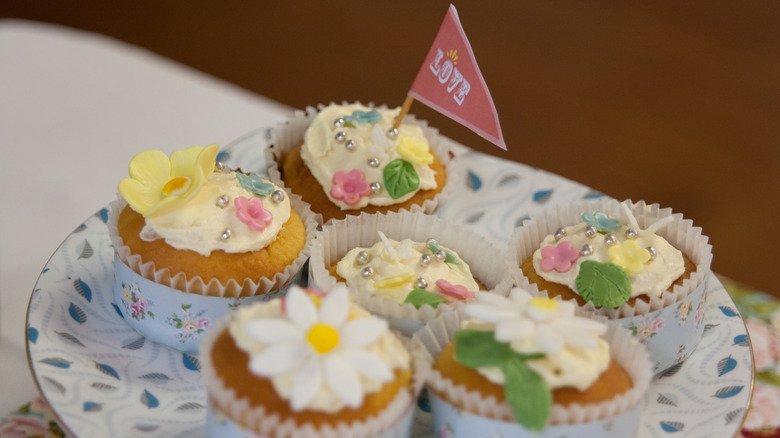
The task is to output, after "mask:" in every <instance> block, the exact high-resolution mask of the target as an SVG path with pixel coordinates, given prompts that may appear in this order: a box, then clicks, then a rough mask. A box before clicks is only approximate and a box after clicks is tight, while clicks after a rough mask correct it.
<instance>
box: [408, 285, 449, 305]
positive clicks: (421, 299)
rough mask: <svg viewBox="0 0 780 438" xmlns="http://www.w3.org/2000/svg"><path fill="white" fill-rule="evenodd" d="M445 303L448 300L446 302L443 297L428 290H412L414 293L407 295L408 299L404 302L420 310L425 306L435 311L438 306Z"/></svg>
mask: <svg viewBox="0 0 780 438" xmlns="http://www.w3.org/2000/svg"><path fill="white" fill-rule="evenodd" d="M445 302H447V300H445V299H444V297H442V296H441V295H438V294H435V293H432V292H428V291H427V290H425V289H420V288H416V289H412V291H411V292H409V295H407V296H406V299H405V300H404V303H412V304H413V305H414V307H416V308H418V309H419V308H420V307H422V306H423V305H425V304H427V305H429V306H431V307H433V308H434V309H435V308H436V306H438V305H439V304H441V303H445Z"/></svg>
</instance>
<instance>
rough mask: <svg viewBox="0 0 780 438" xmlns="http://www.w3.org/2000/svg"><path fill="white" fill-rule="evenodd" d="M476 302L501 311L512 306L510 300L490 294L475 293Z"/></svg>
mask: <svg viewBox="0 0 780 438" xmlns="http://www.w3.org/2000/svg"><path fill="white" fill-rule="evenodd" d="M477 302H478V303H480V304H486V305H489V306H495V307H498V308H502V309H505V308H507V307H510V306H512V301H511V300H510V299H508V298H506V297H502V296H501V295H498V294H494V293H490V292H477Z"/></svg>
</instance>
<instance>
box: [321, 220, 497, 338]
mask: <svg viewBox="0 0 780 438" xmlns="http://www.w3.org/2000/svg"><path fill="white" fill-rule="evenodd" d="M504 251H505V249H503V248H499V247H497V246H496V245H493V244H492V243H490V242H488V241H486V240H485V239H484V238H483V237H482V236H480V235H478V234H476V233H474V232H472V231H469V230H466V229H463V228H462V227H460V226H459V225H456V224H453V223H450V222H447V221H445V220H442V219H439V218H437V217H435V216H431V215H426V214H423V213H421V212H418V213H410V212H402V213H392V212H391V213H387V214H374V215H368V214H364V215H361V216H349V217H347V218H346V219H344V220H339V221H334V222H331V223H329V224H326V225H324V226H323V227H322V230H321V231H318V232H317V235H316V238H315V241H314V243H313V244H312V256H311V260H310V262H309V281H310V282H311V283H312V284H316V285H317V286H318V287H321V288H325V289H328V288H331V287H333V286H335V285H336V284H337V283H344V284H347V285H349V286H350V287H352V288H353V289H354V290H355V300H356V302H357V303H358V304H360V305H362V306H363V307H365V308H366V309H368V310H369V311H371V312H372V313H375V314H378V315H382V316H384V317H386V318H389V319H390V322H391V325H392V327H393V328H394V329H396V330H398V331H400V332H402V333H404V334H405V335H407V336H411V334H412V333H414V331H416V330H417V329H419V328H421V327H422V326H423V324H424V323H425V322H427V321H430V320H431V319H433V318H435V317H436V316H438V315H439V314H440V313H441V312H443V311H446V310H448V309H450V310H451V309H454V308H456V307H458V306H460V305H462V303H463V302H466V301H468V300H470V299H472V298H473V297H474V295H475V293H476V292H477V291H480V290H483V291H490V292H491V293H496V294H501V295H506V294H507V293H508V292H509V287H510V285H511V279H510V278H508V277H507V276H506V275H504V272H503V269H502V268H503V267H504V265H503V264H502V263H496V260H498V259H500V257H501V256H502V255H503V253H504Z"/></svg>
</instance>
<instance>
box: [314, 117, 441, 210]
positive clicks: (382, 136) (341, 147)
mask: <svg viewBox="0 0 780 438" xmlns="http://www.w3.org/2000/svg"><path fill="white" fill-rule="evenodd" d="M373 109H374V108H370V107H366V106H363V105H358V104H353V105H345V106H342V105H330V106H328V107H327V108H324V109H323V110H322V111H320V112H319V114H317V116H316V117H315V118H314V120H313V121H312V123H311V125H310V126H309V128H308V129H307V130H306V133H305V136H304V143H303V147H302V148H301V158H302V159H303V161H304V162H305V163H306V166H307V167H308V168H309V170H310V171H311V173H312V175H314V177H315V178H316V179H317V182H319V184H320V185H321V186H322V189H323V190H324V191H325V193H326V194H327V196H328V198H329V199H330V200H331V202H333V203H334V204H336V205H338V206H339V207H340V208H341V209H342V210H349V209H360V208H363V207H365V206H366V205H368V204H372V205H380V206H382V205H392V204H397V203H400V202H403V201H406V200H407V199H409V198H411V197H412V196H414V194H415V193H416V192H417V191H419V190H430V189H435V188H436V180H435V179H434V177H435V175H436V172H434V171H433V170H432V169H431V168H430V166H429V165H428V164H423V163H412V165H413V167H414V170H415V171H416V172H417V175H418V177H419V178H420V186H419V188H418V190H416V191H413V192H410V193H407V194H406V195H404V196H402V197H400V198H398V199H393V198H392V197H391V196H390V195H389V193H388V192H387V190H385V189H384V182H383V177H382V172H383V170H384V168H385V166H386V165H387V164H388V163H390V162H391V161H393V160H395V159H397V158H403V157H401V155H400V154H399V153H398V150H397V147H398V145H399V144H400V141H401V139H402V138H404V137H409V138H411V139H413V140H415V141H419V142H424V143H425V144H426V145H427V144H428V140H427V139H426V138H425V136H424V135H423V132H422V129H421V128H420V127H419V126H416V125H409V124H402V125H401V126H400V128H399V129H398V131H399V133H398V136H397V137H396V138H395V139H390V138H388V137H387V135H386V133H387V132H388V131H389V130H390V129H391V128H392V127H393V123H394V122H395V118H396V116H397V115H398V114H399V113H400V109H399V108H395V109H377V111H379V113H380V115H381V116H382V119H381V120H380V121H379V122H377V123H356V124H355V125H354V126H349V125H345V126H342V127H336V126H335V125H334V121H335V120H336V119H338V118H340V117H345V116H349V115H351V114H352V113H353V112H354V111H365V112H368V111H371V110H373ZM340 131H343V132H345V133H346V136H347V139H352V140H354V141H355V143H356V148H355V149H354V150H352V151H350V150H347V148H346V147H345V142H338V141H336V139H335V136H336V133H338V132H340ZM371 158H377V159H379V162H380V165H379V167H371V166H369V165H368V161H369V159H371ZM407 161H408V160H407ZM353 169H358V170H360V171H362V172H363V174H364V175H365V181H366V182H368V183H369V184H371V183H374V182H376V183H379V184H381V185H382V187H383V189H382V190H380V191H379V192H377V193H372V194H370V195H368V196H363V197H362V198H361V199H360V200H359V202H358V203H357V204H356V205H347V204H346V203H345V202H343V201H342V200H339V199H334V198H333V197H332V196H331V194H330V191H331V187H332V186H333V175H334V174H335V173H336V172H337V171H343V172H349V171H351V170H353Z"/></svg>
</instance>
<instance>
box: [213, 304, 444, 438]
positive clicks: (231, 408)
mask: <svg viewBox="0 0 780 438" xmlns="http://www.w3.org/2000/svg"><path fill="white" fill-rule="evenodd" d="M231 320H232V315H228V316H227V317H225V318H222V319H220V320H219V321H218V322H217V325H216V326H215V328H214V330H212V331H211V332H209V333H208V335H207V336H206V337H205V339H204V340H203V343H202V344H201V348H200V354H199V359H200V364H201V373H202V375H203V381H204V383H205V385H206V391H207V393H208V399H209V401H208V413H207V416H206V418H207V420H206V422H207V424H206V429H207V436H210V437H220V438H222V437H224V438H232V437H246V436H259V437H261V438H265V437H268V438H315V437H317V438H319V437H332V438H371V437H382V438H385V437H387V438H391V437H393V438H395V437H408V436H409V432H410V428H411V423H412V417H413V415H414V410H415V406H416V400H417V396H418V395H419V394H420V391H421V390H422V386H423V384H424V381H425V375H426V374H427V373H428V371H429V370H430V361H428V360H427V359H425V356H426V354H427V353H426V352H425V351H423V350H422V348H420V346H419V345H415V346H414V348H410V350H409V352H410V356H411V358H412V381H411V385H410V388H409V390H408V391H400V392H399V393H398V394H397V395H396V396H395V398H393V400H391V401H390V402H389V403H388V405H387V406H386V407H385V409H384V410H382V411H381V412H380V413H379V414H378V415H377V416H374V417H371V418H368V419H366V420H363V421H355V422H351V423H345V422H337V421H336V422H334V424H332V425H324V426H321V427H320V428H319V429H317V428H315V427H314V425H312V424H308V423H305V422H302V423H297V422H295V421H294V420H293V419H288V420H286V421H281V420H280V418H279V416H278V415H276V414H268V413H267V412H266V409H265V408H264V407H263V406H250V405H249V400H247V399H237V398H236V393H235V390H233V389H232V388H228V387H226V386H225V385H224V383H223V382H222V381H221V380H220V379H219V378H218V377H217V374H216V370H214V367H213V365H212V363H211V348H212V346H213V344H214V342H215V341H216V339H217V338H218V337H219V334H220V333H222V332H223V331H224V330H227V328H228V326H229V325H230V322H231ZM399 339H400V338H399ZM402 342H403V339H402ZM405 345H407V346H409V347H411V344H410V343H408V342H405Z"/></svg>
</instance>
